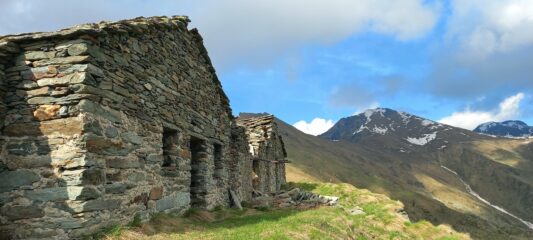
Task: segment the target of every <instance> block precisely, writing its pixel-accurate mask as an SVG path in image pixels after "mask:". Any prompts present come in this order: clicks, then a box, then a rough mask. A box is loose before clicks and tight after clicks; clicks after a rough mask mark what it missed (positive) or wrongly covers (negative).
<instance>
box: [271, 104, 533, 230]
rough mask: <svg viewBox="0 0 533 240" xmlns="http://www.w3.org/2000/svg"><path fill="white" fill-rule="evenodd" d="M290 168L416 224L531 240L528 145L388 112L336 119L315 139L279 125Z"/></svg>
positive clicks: (532, 145) (532, 176)
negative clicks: (395, 203)
mask: <svg viewBox="0 0 533 240" xmlns="http://www.w3.org/2000/svg"><path fill="white" fill-rule="evenodd" d="M278 125H279V127H280V130H281V133H282V136H283V139H284V141H285V145H286V148H287V151H288V156H289V160H291V161H292V165H293V166H292V168H293V169H297V170H298V171H301V172H302V173H305V174H307V175H311V176H313V177H316V178H319V179H321V180H325V181H339V182H348V183H351V184H353V185H355V186H357V187H362V188H368V189H370V190H372V191H375V192H379V193H384V194H387V195H388V196H390V197H392V198H393V199H398V200H400V201H402V202H403V204H404V205H405V209H406V211H407V212H408V214H409V216H410V217H412V218H413V219H414V220H422V219H423V220H428V221H431V222H432V223H434V224H441V223H446V224H450V225H451V226H453V227H454V228H455V229H456V230H458V231H466V232H469V233H470V234H471V235H472V237H474V238H478V239H509V238H510V239H531V238H533V230H532V229H531V228H533V226H530V225H529V226H528V225H527V224H529V222H532V221H533V142H531V141H530V140H523V139H522V140H516V139H500V138H492V137H489V136H484V135H480V134H477V133H474V132H471V131H468V130H464V129H459V128H454V127H451V126H447V125H442V124H439V123H436V122H433V121H430V120H427V119H424V118H421V117H418V116H414V115H411V114H407V113H403V112H398V111H394V110H391V109H374V110H369V111H366V112H364V113H361V114H359V115H356V116H351V117H348V118H344V119H341V120H340V121H339V122H338V123H337V124H336V125H335V126H334V127H332V128H331V129H330V130H329V131H327V132H326V133H324V134H323V135H321V136H319V137H315V136H310V135H307V134H304V133H302V132H300V131H298V130H297V129H295V128H294V127H292V126H290V125H288V124H286V123H284V122H282V121H279V123H278Z"/></svg>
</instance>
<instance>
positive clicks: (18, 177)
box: [0, 170, 41, 192]
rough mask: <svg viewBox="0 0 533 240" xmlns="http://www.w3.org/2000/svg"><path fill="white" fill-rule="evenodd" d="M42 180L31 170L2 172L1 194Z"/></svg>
mask: <svg viewBox="0 0 533 240" xmlns="http://www.w3.org/2000/svg"><path fill="white" fill-rule="evenodd" d="M40 179H41V178H40V177H39V175H38V174H37V173H35V172H32V171H30V170H16V171H3V172H0V192H7V191H11V190H13V189H16V188H18V187H21V186H27V185H31V184H32V183H34V182H37V181H39V180H40Z"/></svg>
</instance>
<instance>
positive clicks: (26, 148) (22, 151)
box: [6, 141, 35, 156]
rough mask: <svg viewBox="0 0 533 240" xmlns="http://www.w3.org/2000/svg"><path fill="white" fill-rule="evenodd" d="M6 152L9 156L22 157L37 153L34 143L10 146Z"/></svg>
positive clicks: (26, 142)
mask: <svg viewBox="0 0 533 240" xmlns="http://www.w3.org/2000/svg"><path fill="white" fill-rule="evenodd" d="M6 150H7V152H8V153H9V154H13V155H22V156H25V155H31V154H33V153H34V152H35V149H34V148H33V143H32V142H29V141H25V142H20V143H12V144H8V145H7V146H6Z"/></svg>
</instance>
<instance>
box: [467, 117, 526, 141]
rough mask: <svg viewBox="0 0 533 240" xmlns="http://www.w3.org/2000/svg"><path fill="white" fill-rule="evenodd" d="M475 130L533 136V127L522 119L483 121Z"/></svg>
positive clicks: (505, 134) (506, 135)
mask: <svg viewBox="0 0 533 240" xmlns="http://www.w3.org/2000/svg"><path fill="white" fill-rule="evenodd" d="M474 132H477V133H483V134H487V135H493V136H500V137H530V136H533V127H530V126H528V125H527V124H526V123H525V122H522V121H518V120H509V121H504V122H487V123H483V124H481V125H479V126H477V127H476V128H475V129H474Z"/></svg>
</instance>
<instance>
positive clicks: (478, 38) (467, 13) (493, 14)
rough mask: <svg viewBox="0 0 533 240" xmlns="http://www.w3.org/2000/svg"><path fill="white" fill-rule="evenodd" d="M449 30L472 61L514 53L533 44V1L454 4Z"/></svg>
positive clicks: (478, 0)
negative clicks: (491, 55)
mask: <svg viewBox="0 0 533 240" xmlns="http://www.w3.org/2000/svg"><path fill="white" fill-rule="evenodd" d="M449 26H450V29H449V33H448V34H449V36H450V37H452V38H457V39H458V40H459V41H460V42H461V44H462V45H463V47H464V48H465V50H467V53H469V55H468V56H469V57H474V58H476V57H482V58H483V57H486V56H488V55H490V54H493V53H501V52H508V51H512V50H515V49H516V48H519V47H522V46H524V45H529V44H532V43H533V1H532V0H455V1H453V2H452V15H451V18H450V22H449ZM463 54H464V53H463Z"/></svg>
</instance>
